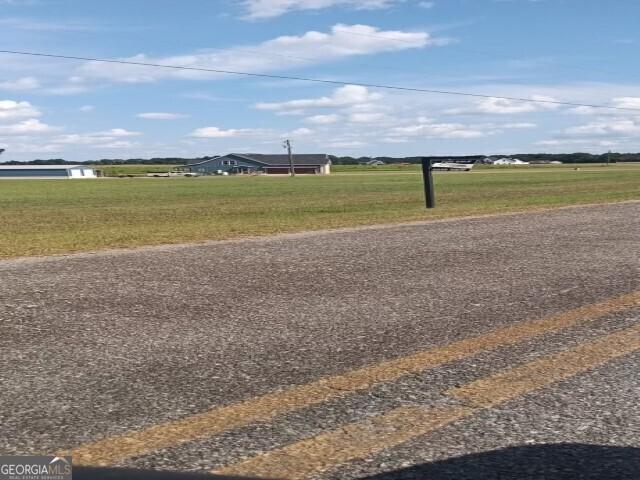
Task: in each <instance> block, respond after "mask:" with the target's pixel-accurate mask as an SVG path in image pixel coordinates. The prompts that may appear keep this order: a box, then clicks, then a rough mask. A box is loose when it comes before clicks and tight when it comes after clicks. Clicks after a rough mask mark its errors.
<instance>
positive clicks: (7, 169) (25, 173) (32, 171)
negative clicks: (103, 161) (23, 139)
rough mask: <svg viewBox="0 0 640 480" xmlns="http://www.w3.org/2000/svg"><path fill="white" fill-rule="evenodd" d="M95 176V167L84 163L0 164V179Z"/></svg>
mask: <svg viewBox="0 0 640 480" xmlns="http://www.w3.org/2000/svg"><path fill="white" fill-rule="evenodd" d="M9 178H14V179H15V178H30V179H61V178H97V175H96V171H95V169H93V168H91V167H87V166H85V165H0V179H9Z"/></svg>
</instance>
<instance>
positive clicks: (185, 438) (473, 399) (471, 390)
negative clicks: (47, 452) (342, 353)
mask: <svg viewBox="0 0 640 480" xmlns="http://www.w3.org/2000/svg"><path fill="white" fill-rule="evenodd" d="M638 305H640V292H634V293H631V294H628V295H625V296H622V297H619V298H616V299H613V300H610V301H606V302H602V303H598V304H594V305H588V306H585V307H581V308H578V309H575V310H571V311H569V312H565V313H562V314H560V315H554V316H550V317H545V318H542V319H539V320H534V321H530V322H526V323H522V324H518V325H515V326H512V327H508V328H504V329H501V330H497V331H493V332H490V333H486V334H483V335H479V336H476V337H472V338H468V339H465V340H461V341H458V342H454V343H451V344H449V345H446V346H443V347H437V348H432V349H428V350H424V351H421V352H418V353H416V354H413V355H410V356H407V357H402V358H399V359H396V360H391V361H387V362H382V363H379V364H375V365H370V366H367V367H364V368H361V369H358V370H354V371H351V372H347V373H345V374H342V375H336V376H333V377H327V378H324V379H321V380H318V381H316V382H313V383H309V384H306V385H301V386H297V387H293V388H290V389H287V390H283V391H281V392H276V393H271V394H268V395H264V396H261V397H256V398H254V399H251V400H248V401H245V402H243V403H239V404H234V405H230V406H226V407H221V408H216V409H213V410H210V411H207V412H203V413H199V414H196V415H192V416H189V417H186V418H183V419H180V420H177V421H173V422H168V423H165V424H160V425H155V426H152V427H149V428H145V429H142V430H138V431H134V432H131V433H128V434H125V435H120V436H114V437H109V438H106V439H103V440H100V441H98V442H96V443H93V444H90V445H86V446H82V447H78V448H75V449H72V450H69V451H66V452H61V453H60V454H59V455H72V456H73V461H74V463H75V464H76V465H111V464H114V463H117V462H119V461H122V460H124V459H127V458H131V457H134V456H139V455H144V454H147V453H150V452H152V451H154V450H158V449H161V448H169V447H174V446H177V445H180V444H183V443H186V442H190V441H193V440H197V439H199V438H204V437H209V436H213V435H216V434H219V433H222V432H225V431H229V430H233V429H236V428H240V427H243V426H246V425H249V424H252V423H255V422H259V421H264V420H269V419H271V418H274V417H276V416H279V415H283V414H286V413H289V412H292V411H295V410H299V409H302V408H305V407H309V406H312V405H316V404H319V403H322V402H325V401H327V400H329V399H332V398H337V397H342V396H346V395H349V394H352V393H355V392H358V391H362V390H366V389H369V388H371V387H372V386H374V385H376V384H379V383H382V382H388V381H392V380H395V379H398V378H400V377H403V376H406V375H409V374H412V373H418V372H421V371H423V370H426V369H428V368H433V367H435V366H438V365H442V364H445V363H449V362H453V361H456V360H461V359H463V358H466V357H470V356H473V355H477V354H479V353H482V352H485V351H487V350H491V349H495V348H499V347H504V346H508V345H511V344H515V343H518V342H521V341H524V340H528V339H531V338H534V337H537V336H540V335H543V334H545V333H549V332H553V331H557V330H561V329H565V328H569V327H571V326H574V325H577V324H579V323H582V322H585V321H587V320H593V319H595V318H598V317H601V316H603V315H608V314H612V313H615V312H618V311H621V310H626V309H629V308H633V307H634V306H638ZM639 333H640V332H639V331H638V329H637V328H635V329H630V330H625V331H624V332H620V333H619V334H614V335H609V336H606V337H603V338H602V339H600V340H597V341H595V342H590V343H588V344H584V345H582V346H580V347H578V348H577V349H573V350H570V351H568V352H566V353H564V354H558V355H555V356H552V357H548V358H546V359H543V360H540V361H538V362H534V363H532V364H529V365H525V366H523V367H518V368H515V369H512V370H509V371H507V372H505V373H504V374H498V375H494V376H492V377H489V378H487V379H484V380H479V381H478V382H474V383H472V384H469V385H467V386H466V387H463V388H460V389H456V390H452V391H450V392H445V394H446V395H449V396H452V397H455V398H458V399H460V400H461V401H462V402H463V404H464V406H463V407H457V408H447V409H437V410H424V409H414V408H410V409H398V410H393V411H391V412H388V413H386V414H385V415H382V416H380V417H376V418H374V419H371V420H368V421H367V422H363V423H358V424H353V425H349V426H347V427H345V428H343V429H341V430H340V431H338V432H329V433H326V434H323V435H320V436H318V437H314V438H313V439H309V440H304V441H302V442H298V443H296V444H292V445H290V446H288V447H285V448H283V449H280V450H276V451H273V452H271V453H268V454H266V455H263V456H260V457H256V458H255V459H249V460H248V461H246V462H241V463H239V464H236V465H232V466H229V467H228V468H225V469H224V470H223V472H224V473H231V474H252V475H262V476H266V477H278V476H280V477H285V478H304V477H305V476H308V475H309V474H310V473H312V472H318V471H321V470H323V469H326V468H328V466H327V463H331V464H332V465H333V464H336V463H341V462H343V461H346V460H349V459H352V458H359V456H362V454H365V453H371V452H375V451H378V450H379V449H382V448H388V447H389V446H392V445H396V444H398V443H402V442H404V441H406V440H407V439H409V438H413V437H414V436H416V435H421V434H424V433H426V432H428V431H431V430H433V429H434V428H438V427H439V426H442V425H446V424H447V423H451V422H453V421H454V420H457V419H459V418H463V417H465V416H468V415H471V414H474V413H476V412H477V411H479V410H481V409H484V408H487V407H489V406H492V405H496V404H498V403H501V402H503V401H506V400H508V399H509V398H513V397H514V396H517V395H521V394H523V393H526V392H527V391H531V390H532V389H535V388H539V387H540V386H542V385H546V384H548V383H550V382H553V381H556V380H557V379H561V378H566V377H567V376H570V375H574V374H576V373H578V372H580V371H584V370H587V369H589V368H593V367H595V366H597V365H600V364H602V363H604V362H605V361H607V360H608V359H611V358H614V357H615V356H617V355H618V352H624V353H627V352H630V351H633V350H635V349H637V348H640V339H639V338H638V336H639ZM616 335H618V336H616ZM607 345H609V346H611V345H615V347H614V348H613V349H612V348H607ZM581 349H586V350H581ZM598 351H602V352H607V353H603V354H602V355H598V354H597V352H598ZM620 354H623V353H620ZM562 355H568V357H566V358H565V357H562ZM603 355H604V356H603ZM556 357H557V358H556ZM579 358H582V359H583V360H580V361H579V360H578V359H579ZM558 361H560V362H563V364H562V365H561V364H556V362H558ZM544 362H546V363H544ZM570 365H573V367H572V368H570V367H569V366H570ZM552 367H553V368H552ZM559 367H560V368H559ZM565 367H566V368H565ZM545 372H547V373H546V374H545ZM571 372H573V373H571ZM501 375H502V376H501ZM482 382H485V383H482ZM500 382H502V383H500ZM371 428H374V429H376V428H379V429H382V430H383V431H385V432H387V430H392V431H393V433H387V434H385V435H378V436H377V437H378V438H382V437H384V438H385V439H386V440H385V441H381V442H377V441H376V440H375V439H374V438H373V437H376V435H370V434H369V433H367V432H369V431H370V430H371ZM356 438H357V441H356V440H355V439H356ZM349 439H351V440H349ZM367 439H369V440H367ZM357 442H359V445H360V446H358V447H354V446H353V445H354V443H357ZM371 442H373V444H372V443H371ZM321 445H323V447H321ZM347 445H351V448H347ZM314 452H315V453H314ZM320 452H326V453H324V454H322V453H320ZM349 452H350V453H349ZM308 458H311V459H315V462H314V461H308ZM291 462H293V464H295V465H296V468H294V467H293V466H291V467H290V468H289V467H287V468H285V469H284V470H282V471H281V469H282V468H284V467H279V466H278V465H292V463H291ZM302 465H308V467H305V468H303V467H302Z"/></svg>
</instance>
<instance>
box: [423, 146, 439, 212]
mask: <svg viewBox="0 0 640 480" xmlns="http://www.w3.org/2000/svg"><path fill="white" fill-rule="evenodd" d="M422 178H423V180H424V198H425V202H426V204H427V208H435V206H436V195H435V192H434V191H433V168H432V166H431V160H429V159H428V158H426V157H422Z"/></svg>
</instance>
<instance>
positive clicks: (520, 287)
mask: <svg viewBox="0 0 640 480" xmlns="http://www.w3.org/2000/svg"><path fill="white" fill-rule="evenodd" d="M639 213H640V203H638V202H635V203H623V204H614V205H613V204H612V205H603V206H584V207H575V208H566V209H559V210H553V211H547V212H538V213H527V214H517V215H505V216H494V217H485V218H474V219H462V220H455V221H445V222H436V223H424V224H411V225H401V226H393V227H375V228H365V229H354V230H341V231H336V232H320V233H303V234H293V235H283V236H279V237H272V238H264V239H252V240H245V241H229V242H212V243H207V244H201V245H190V246H169V247H158V248H145V249H139V250H129V251H122V250H121V251H111V252H102V253H96V254H79V255H70V256H64V257H48V258H36V259H19V260H9V261H2V262H0V318H1V320H2V322H1V323H0V348H1V352H2V363H1V364H0V382H1V384H2V390H1V393H0V425H1V426H2V427H1V428H0V453H3V454H18V455H26V454H33V453H46V454H51V453H67V454H72V455H73V456H74V462H75V464H76V465H78V464H83V465H105V466H111V467H128V468H140V469H155V470H163V471H164V470H177V471H181V472H200V473H210V472H212V471H215V472H222V473H226V474H234V475H235V474H237V475H257V476H263V477H269V476H271V477H286V478H312V477H313V478H315V477H317V478H323V479H349V478H368V479H369V478H370V479H376V480H382V479H400V478H430V479H431V478H456V479H461V478H496V477H499V476H500V475H502V477H500V478H518V479H520V478H541V477H544V476H545V475H546V477H545V478H639V477H640V475H638V474H640V423H639V421H638V419H639V418H640V373H639V372H640V368H638V363H639V362H638V361H639V360H640V356H639V354H638V352H639V351H640V330H639V325H640V321H639V317H640V294H639V293H638V290H639V288H638V287H639V282H638V272H639V266H640V262H639V254H638V252H639V251H640V249H639V242H638V238H639V237H640V225H639V217H640V215H639ZM635 469H637V470H635ZM76 471H77V472H78V471H79V470H76ZM554 472H555V473H554ZM569 472H573V473H572V474H573V475H574V477H571V476H570V473H569ZM85 474H86V475H87V477H86V478H89V477H91V476H94V478H98V476H97V475H98V473H96V471H94V470H86V471H85ZM554 475H558V476H557V477H554ZM599 475H602V476H599ZM172 478H173V477H172Z"/></svg>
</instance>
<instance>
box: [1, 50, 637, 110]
mask: <svg viewBox="0 0 640 480" xmlns="http://www.w3.org/2000/svg"><path fill="white" fill-rule="evenodd" d="M0 53H7V54H10V55H27V56H32V57H46V58H61V59H66V60H82V61H85V62H101V63H113V64H120V65H136V66H141V67H154V68H166V69H171V70H189V71H196V72H209V73H221V74H225V75H240V76H246V77H260V78H275V79H279V80H298V81H303V82H314V83H326V84H332V85H357V86H361V87H370V88H381V89H385V90H400V91H406V92H422V93H435V94H440V95H457V96H463V97H476V98H497V99H501V100H515V101H518V102H528V103H544V104H552V105H565V106H570V107H591V108H602V109H608V110H624V111H632V112H640V108H626V107H611V106H607V105H594V104H588V103H573V102H561V101H558V100H538V99H531V98H520V97H506V96H502V95H483V94H480V93H469V92H455V91H451V90H435V89H428V88H417V87H401V86H395V85H382V84H375V83H364V82H345V81H340V80H325V79H320V78H307V77H294V76H289V75H272V74H267V73H250V72H238V71H232V70H218V69H213V68H198V67H185V66H180V65H164V64H159V63H147V62H134V61H129V60H109V59H105V58H92V57H78V56H72V55H55V54H51V53H36V52H21V51H15V50H0Z"/></svg>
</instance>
